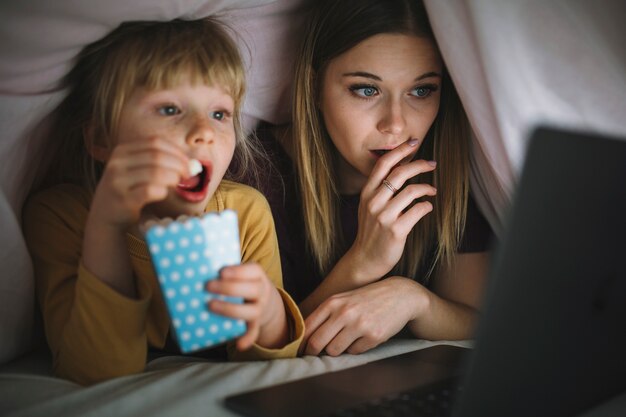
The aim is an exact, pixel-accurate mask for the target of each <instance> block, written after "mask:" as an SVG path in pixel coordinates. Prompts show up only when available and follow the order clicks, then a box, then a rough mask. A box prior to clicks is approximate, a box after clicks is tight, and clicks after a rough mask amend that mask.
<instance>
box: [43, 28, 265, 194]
mask: <svg viewBox="0 0 626 417" xmlns="http://www.w3.org/2000/svg"><path fill="white" fill-rule="evenodd" d="M183 77H191V81H192V82H195V83H204V84H206V85H219V86H220V87H222V88H225V89H226V91H227V92H228V93H229V94H230V95H231V96H232V98H233V100H234V103H235V111H234V114H233V120H234V126H235V136H236V143H237V146H236V150H235V155H234V157H233V160H234V161H233V162H234V163H233V164H232V167H236V169H235V172H233V171H232V170H231V171H229V172H228V173H227V174H226V177H227V178H232V179H239V178H240V177H241V176H242V175H243V170H244V169H245V170H247V171H251V172H246V176H247V177H249V176H252V177H253V178H254V179H257V178H258V175H257V169H256V166H257V165H256V164H255V161H256V158H257V157H258V156H259V154H258V147H256V146H255V145H254V144H253V143H250V142H248V141H247V140H245V137H244V134H243V130H242V127H241V113H240V108H241V103H242V101H243V97H244V93H245V74H244V67H243V63H242V59H241V56H240V55H239V51H238V49H237V46H236V44H235V42H234V41H233V39H232V38H231V37H230V36H229V34H228V32H227V28H226V27H225V26H223V25H222V24H221V23H219V22H218V21H216V20H214V19H211V18H207V19H202V20H189V21H186V20H173V21H168V22H141V21H138V22H127V23H123V24H121V25H120V26H119V27H118V28H117V29H115V30H114V31H112V32H111V33H109V34H108V35H107V36H106V37H104V38H103V39H101V40H99V41H97V42H95V43H93V44H90V45H88V46H87V47H85V48H84V49H83V50H82V51H81V53H80V54H79V55H78V57H77V59H76V63H75V65H74V67H73V68H72V70H71V71H70V72H69V73H68V74H67V76H66V77H65V78H64V80H63V82H62V87H64V88H66V89H68V94H67V96H66V97H65V99H64V100H63V101H62V102H61V104H59V106H58V107H57V108H56V110H55V113H54V114H53V117H52V122H51V123H52V126H51V129H50V131H51V135H52V140H53V141H54V142H53V143H54V144H55V146H56V149H57V155H56V157H55V158H54V162H53V166H52V167H51V169H50V174H51V175H50V176H49V178H48V179H47V180H48V181H47V182H48V183H50V182H74V183H79V184H82V185H84V186H85V187H87V188H88V189H90V190H92V191H93V189H94V188H95V186H96V184H97V182H98V180H99V178H100V176H101V173H102V170H103V165H102V164H101V163H100V162H98V161H96V160H94V159H93V158H91V156H90V155H89V153H88V152H87V146H89V145H90V144H92V143H93V142H99V144H100V145H107V146H109V147H111V146H113V145H114V144H112V143H109V142H110V140H111V138H113V137H115V135H116V133H117V129H118V125H119V120H120V113H121V111H122V108H123V107H124V105H125V103H126V102H127V100H128V99H129V97H130V96H131V94H132V93H133V91H134V90H135V89H136V88H138V87H143V88H148V89H160V88H169V87H172V86H175V85H177V84H178V83H180V82H181V80H182V79H183ZM59 144H60V146H59Z"/></svg>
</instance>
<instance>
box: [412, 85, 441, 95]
mask: <svg viewBox="0 0 626 417" xmlns="http://www.w3.org/2000/svg"><path fill="white" fill-rule="evenodd" d="M435 91H437V86H436V85H424V86H420V87H415V88H414V89H413V91H412V95H413V96H415V97H417V98H426V97H428V96H429V95H431V93H433V92H435Z"/></svg>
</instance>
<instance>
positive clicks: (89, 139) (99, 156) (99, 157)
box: [83, 124, 111, 162]
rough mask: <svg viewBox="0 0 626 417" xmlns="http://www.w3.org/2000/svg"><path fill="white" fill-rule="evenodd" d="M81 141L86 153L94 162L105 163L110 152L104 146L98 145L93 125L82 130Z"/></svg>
mask: <svg viewBox="0 0 626 417" xmlns="http://www.w3.org/2000/svg"><path fill="white" fill-rule="evenodd" d="M83 140H84V143H85V149H86V150H87V153H88V154H89V155H90V156H91V157H92V158H93V159H95V160H96V161H99V162H106V161H108V160H109V157H110V156H111V151H110V150H109V148H108V147H107V146H105V145H99V144H98V143H97V141H96V139H95V135H94V128H93V125H91V124H90V125H89V126H87V127H85V128H84V129H83Z"/></svg>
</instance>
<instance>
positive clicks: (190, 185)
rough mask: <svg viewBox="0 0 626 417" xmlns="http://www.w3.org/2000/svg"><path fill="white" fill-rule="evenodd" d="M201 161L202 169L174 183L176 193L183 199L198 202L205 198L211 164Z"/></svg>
mask: <svg viewBox="0 0 626 417" xmlns="http://www.w3.org/2000/svg"><path fill="white" fill-rule="evenodd" d="M201 163H202V171H200V173H198V174H196V175H194V176H193V177H190V178H185V179H183V180H181V181H180V182H179V183H178V185H176V193H177V194H178V195H179V196H180V197H181V198H183V199H184V200H185V201H189V202H191V203H198V202H200V201H203V200H204V199H205V198H206V195H207V191H208V189H209V182H210V180H211V164H210V163H208V162H201Z"/></svg>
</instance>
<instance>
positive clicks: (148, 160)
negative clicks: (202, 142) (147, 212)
mask: <svg viewBox="0 0 626 417" xmlns="http://www.w3.org/2000/svg"><path fill="white" fill-rule="evenodd" d="M188 164H189V162H188V157H187V156H186V155H185V153H184V152H183V150H182V148H181V147H180V146H179V145H177V144H176V143H174V142H173V141H171V140H166V139H163V138H158V137H153V138H150V139H147V140H142V141H133V142H123V143H120V144H119V145H117V146H116V147H115V148H114V149H113V151H112V152H111V154H110V156H109V157H108V160H107V162H106V167H105V169H104V173H103V175H102V178H101V180H100V182H99V183H98V186H97V188H96V192H95V195H94V199H93V203H92V207H91V212H92V213H91V215H92V216H95V217H96V218H98V219H99V220H100V221H101V222H103V223H104V224H105V225H107V226H112V227H116V228H120V229H126V228H128V227H129V226H130V225H132V224H134V223H136V222H137V221H138V220H139V218H140V214H141V210H142V208H143V207H144V206H146V205H147V204H149V203H152V202H156V201H160V200H163V199H165V198H166V197H167V195H168V192H169V188H171V187H175V186H176V185H177V184H178V183H179V182H180V180H181V178H186V177H187V176H188V175H189V172H188V170H189V168H188V166H189V165H188Z"/></svg>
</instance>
